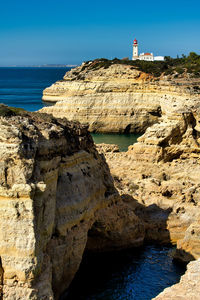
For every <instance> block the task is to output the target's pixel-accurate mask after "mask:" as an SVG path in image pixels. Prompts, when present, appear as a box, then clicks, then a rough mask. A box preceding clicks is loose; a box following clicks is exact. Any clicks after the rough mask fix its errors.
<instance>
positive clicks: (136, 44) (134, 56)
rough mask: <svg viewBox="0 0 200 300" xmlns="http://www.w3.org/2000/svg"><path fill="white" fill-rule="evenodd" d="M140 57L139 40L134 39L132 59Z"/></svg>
mask: <svg viewBox="0 0 200 300" xmlns="http://www.w3.org/2000/svg"><path fill="white" fill-rule="evenodd" d="M136 59H139V56H138V41H137V40H136V39H134V41H133V57H132V60H136Z"/></svg>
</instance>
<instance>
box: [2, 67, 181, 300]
mask: <svg viewBox="0 0 200 300" xmlns="http://www.w3.org/2000/svg"><path fill="white" fill-rule="evenodd" d="M68 70H70V68H0V103H4V104H6V105H9V106H14V107H22V108H24V109H26V110H28V111H37V110H39V109H40V108H42V107H43V106H44V105H47V104H46V103H43V102H42V100H41V98H42V91H43V89H45V88H46V87H48V86H50V85H51V84H52V83H54V82H55V81H57V80H60V79H62V78H63V76H64V74H65V73H66V71H68ZM137 137H138V136H136V135H130V134H128V135H119V134H118V135H113V134H111V135H109V134H107V135H106V134H105V135H104V134H93V138H94V141H95V142H97V143H102V142H105V143H116V144H118V145H119V147H120V150H121V151H126V150H127V148H128V146H129V145H130V144H133V143H134V142H136V140H137ZM171 252H172V248H171V247H170V246H169V247H168V246H155V245H148V246H145V247H143V248H140V249H139V250H135V249H129V250H126V251H122V252H117V253H107V254H96V255H90V256H87V255H86V256H84V259H83V262H82V264H81V268H80V270H79V272H78V273H77V276H76V278H75V279H74V281H73V283H72V286H71V288H70V291H69V293H68V295H67V296H64V297H63V299H66V300H97V299H102V300H150V299H152V297H155V296H156V295H157V294H158V293H160V292H161V291H162V290H163V289H164V288H165V287H168V286H170V285H172V284H174V283H176V282H178V281H179V279H180V276H181V275H182V274H183V273H184V271H185V268H183V267H180V266H179V265H177V264H175V263H174V262H173V259H172V256H171Z"/></svg>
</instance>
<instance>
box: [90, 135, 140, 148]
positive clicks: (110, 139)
mask: <svg viewBox="0 0 200 300" xmlns="http://www.w3.org/2000/svg"><path fill="white" fill-rule="evenodd" d="M91 135H92V137H93V140H94V142H95V143H96V144H101V143H105V144H117V145H118V146H119V150H120V151H127V150H128V146H130V145H132V144H134V143H136V142H137V138H138V137H140V136H141V134H131V133H130V134H117V133H114V134H111V133H107V134H106V133H92V134H91Z"/></svg>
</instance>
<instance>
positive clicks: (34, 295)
mask: <svg viewBox="0 0 200 300" xmlns="http://www.w3.org/2000/svg"><path fill="white" fill-rule="evenodd" d="M7 110H8V112H9V108H7ZM8 115H9V116H4V117H2V116H0V154H1V155H0V174H1V182H0V218H1V222H0V281H1V282H0V287H2V293H3V296H2V297H3V299H9V300H10V299H16V300H18V299H27V300H28V299H54V298H55V299H57V298H58V296H59V295H60V294H61V293H62V291H63V290H64V289H66V288H67V287H68V285H69V284H70V282H71V280H72V279H73V277H74V275H75V273H76V271H77V269H78V268H79V264H80V262H81V259H82V255H83V252H84V249H85V247H86V243H87V240H88V231H89V230H93V227H94V228H95V230H101V227H100V229H98V225H97V224H98V222H99V221H100V222H104V223H105V224H106V226H108V227H110V228H111V230H112V231H113V232H114V233H116V235H118V236H117V237H115V234H114V233H113V234H111V235H110V236H109V237H108V238H107V241H108V244H109V245H111V244H112V240H114V243H115V246H116V247H115V248H121V247H126V246H127V244H129V243H131V245H133V246H134V245H135V246H137V245H138V243H142V241H143V239H144V227H143V224H142V223H141V224H140V220H139V219H138V218H137V217H136V216H135V215H134V212H132V213H131V214H130V216H128V217H127V221H126V222H125V220H124V214H125V212H126V211H127V208H126V204H123V203H121V201H120V198H119V195H118V192H117V191H116V189H115V188H114V185H113V180H112V178H111V175H110V172H109V169H108V166H107V164H106V162H105V159H104V156H103V155H99V154H98V152H97V151H96V149H95V146H94V144H93V141H92V138H91V136H90V135H89V133H88V131H87V128H85V127H84V126H81V125H80V124H75V123H70V122H68V121H67V120H66V119H62V120H61V119H60V120H59V119H58V120H56V119H54V118H52V117H51V116H49V115H45V114H39V113H26V112H24V113H23V114H20V115H15V113H14V114H12V113H11V114H9V113H8ZM120 206H123V210H121V209H120ZM112 207H113V209H112ZM119 211H120V214H121V215H120V214H118V212H119ZM123 211H124V212H123ZM115 213H116V214H117V215H115ZM105 216H106V217H105ZM107 217H108V219H107ZM96 220H97V222H96ZM114 221H115V222H114ZM95 222H96V223H95ZM94 223H95V225H93V224H94ZM127 223H129V224H131V225H129V226H130V231H129V232H128V233H127V232H126V226H127ZM132 228H134V232H132V231H131V229H132ZM123 232H126V234H123ZM100 239H101V238H99V239H98V240H100ZM138 239H140V240H138ZM102 240H104V239H102ZM90 241H91V244H92V243H93V242H92V238H91V237H90ZM134 241H135V242H134ZM93 244H94V243H93ZM105 246H107V245H106V244H105Z"/></svg>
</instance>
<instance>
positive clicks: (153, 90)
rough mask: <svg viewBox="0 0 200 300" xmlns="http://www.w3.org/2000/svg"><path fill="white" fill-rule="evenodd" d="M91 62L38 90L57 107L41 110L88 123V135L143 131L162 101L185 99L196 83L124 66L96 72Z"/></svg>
mask: <svg viewBox="0 0 200 300" xmlns="http://www.w3.org/2000/svg"><path fill="white" fill-rule="evenodd" d="M95 63H96V62H95V61H94V62H91V63H89V64H83V65H82V66H81V67H77V68H75V69H72V70H71V71H70V72H67V73H66V75H65V76H64V78H63V80H61V81H57V82H56V83H55V84H53V85H52V86H50V87H48V88H46V89H45V90H44V92H43V100H44V101H49V102H53V103H55V102H56V104H55V105H54V106H51V107H45V108H43V109H42V112H47V113H52V114H53V115H54V116H55V117H66V118H68V119H69V120H78V121H80V122H81V123H88V124H89V131H93V132H121V133H123V132H125V133H127V132H134V133H138V132H139V133H141V132H144V131H145V130H146V129H147V127H148V126H150V125H152V124H154V123H157V122H158V120H159V119H160V117H161V115H162V109H161V104H160V103H161V102H167V101H169V102H171V101H173V100H175V99H180V101H187V99H188V98H190V97H191V95H192V94H195V93H196V92H198V89H195V87H196V86H197V84H199V81H198V80H197V79H196V80H194V79H193V80H190V79H189V78H182V79H180V78H177V79H175V78H171V77H169V76H168V77H167V76H161V77H160V78H154V77H153V76H151V75H148V74H146V73H143V72H141V71H139V70H137V69H136V68H134V67H132V66H129V65H120V64H114V65H111V66H110V67H109V68H107V69H105V68H103V67H102V68H100V69H98V70H96V69H95Z"/></svg>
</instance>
